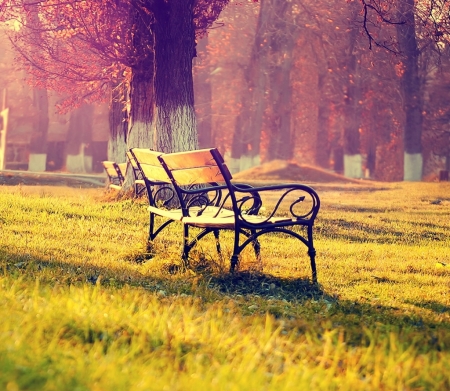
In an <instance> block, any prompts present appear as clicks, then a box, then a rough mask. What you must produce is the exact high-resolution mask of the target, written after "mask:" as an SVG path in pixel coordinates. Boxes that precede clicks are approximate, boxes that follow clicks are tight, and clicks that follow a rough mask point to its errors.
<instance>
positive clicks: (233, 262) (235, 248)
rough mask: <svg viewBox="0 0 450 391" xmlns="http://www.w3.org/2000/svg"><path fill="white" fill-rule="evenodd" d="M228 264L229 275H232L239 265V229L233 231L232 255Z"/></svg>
mask: <svg viewBox="0 0 450 391" xmlns="http://www.w3.org/2000/svg"><path fill="white" fill-rule="evenodd" d="M230 262H231V264H230V273H234V271H235V270H236V266H237V265H238V263H239V229H235V232H234V245H233V255H232V256H231V260H230Z"/></svg>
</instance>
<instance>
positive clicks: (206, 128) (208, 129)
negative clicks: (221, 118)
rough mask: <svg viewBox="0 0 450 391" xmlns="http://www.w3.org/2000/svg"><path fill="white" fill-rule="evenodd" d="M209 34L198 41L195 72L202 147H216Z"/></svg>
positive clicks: (199, 140) (200, 144) (197, 113)
mask: <svg viewBox="0 0 450 391" xmlns="http://www.w3.org/2000/svg"><path fill="white" fill-rule="evenodd" d="M207 53H208V36H205V37H203V38H201V39H200V40H199V41H198V43H197V56H198V57H197V59H196V69H195V72H194V75H195V76H194V92H195V112H196V115H197V128H198V144H199V147H200V148H211V147H214V146H215V145H214V144H215V143H214V141H213V134H212V108H211V102H212V88H211V81H210V71H211V70H210V67H209V66H208V65H207V64H206V60H205V59H206V58H207Z"/></svg>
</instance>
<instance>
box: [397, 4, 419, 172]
mask: <svg viewBox="0 0 450 391" xmlns="http://www.w3.org/2000/svg"><path fill="white" fill-rule="evenodd" d="M398 12H399V14H400V18H401V20H402V21H404V22H405V23H402V24H398V25H397V37H398V43H399V48H400V51H401V53H402V54H403V56H404V59H403V75H402V80H401V88H402V93H403V109H404V112H405V128H404V135H403V140H404V151H405V168H404V180H413V181H414V180H421V179H422V127H423V114H422V113H423V99H422V91H421V90H422V89H421V80H420V75H419V65H418V64H419V56H420V53H419V48H418V46H417V40H416V31H415V18H414V0H404V1H399V2H398Z"/></svg>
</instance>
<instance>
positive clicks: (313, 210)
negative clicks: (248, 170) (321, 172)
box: [234, 183, 320, 224]
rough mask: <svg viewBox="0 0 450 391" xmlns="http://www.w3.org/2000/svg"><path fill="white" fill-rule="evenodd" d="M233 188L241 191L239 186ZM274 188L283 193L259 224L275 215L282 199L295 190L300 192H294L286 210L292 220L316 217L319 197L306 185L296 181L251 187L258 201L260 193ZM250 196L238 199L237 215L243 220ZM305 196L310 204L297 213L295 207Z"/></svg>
mask: <svg viewBox="0 0 450 391" xmlns="http://www.w3.org/2000/svg"><path fill="white" fill-rule="evenodd" d="M234 190H235V191H241V190H240V189H239V187H235V188H234ZM276 190H282V191H283V193H282V195H281V196H280V197H279V198H278V200H277V202H276V204H275V206H274V207H273V209H272V211H271V213H270V214H269V215H268V216H267V217H266V218H265V219H264V221H261V224H264V223H267V222H268V221H269V220H270V219H272V218H273V217H275V216H276V214H277V212H278V210H279V209H280V206H281V204H282V203H283V201H286V200H287V196H288V195H291V196H292V195H293V194H291V193H293V192H297V191H300V192H302V194H301V195H300V196H297V195H296V194H295V197H296V198H295V199H294V200H293V201H292V200H289V201H288V202H290V204H289V206H288V210H289V213H290V217H291V218H292V220H294V221H295V220H298V221H300V220H303V221H313V220H314V219H315V218H316V216H317V213H318V212H319V208H320V198H319V196H318V194H317V193H316V191H315V190H314V189H313V188H311V187H309V186H307V185H302V184H297V183H285V184H280V185H270V186H262V187H252V188H251V191H252V192H255V193H256V194H258V197H259V201H261V198H260V193H263V192H267V191H276ZM250 198H253V197H243V198H241V199H240V200H238V207H239V216H240V218H241V219H242V220H244V221H245V220H246V219H245V216H246V215H248V214H249V213H248V212H247V210H246V208H245V205H246V203H247V202H248V201H249V199H250ZM307 198H309V201H310V202H311V206H309V205H308V207H306V210H305V211H303V212H301V213H298V212H297V211H296V207H297V206H299V204H303V203H304V202H305V201H306V200H307Z"/></svg>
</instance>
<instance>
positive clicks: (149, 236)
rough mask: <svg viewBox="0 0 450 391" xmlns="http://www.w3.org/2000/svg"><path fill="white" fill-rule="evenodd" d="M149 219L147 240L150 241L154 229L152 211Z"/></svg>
mask: <svg viewBox="0 0 450 391" xmlns="http://www.w3.org/2000/svg"><path fill="white" fill-rule="evenodd" d="M149 220H150V221H149V229H148V241H149V242H151V241H153V239H154V236H153V232H154V230H155V215H154V214H153V213H150V217H149Z"/></svg>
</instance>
